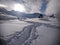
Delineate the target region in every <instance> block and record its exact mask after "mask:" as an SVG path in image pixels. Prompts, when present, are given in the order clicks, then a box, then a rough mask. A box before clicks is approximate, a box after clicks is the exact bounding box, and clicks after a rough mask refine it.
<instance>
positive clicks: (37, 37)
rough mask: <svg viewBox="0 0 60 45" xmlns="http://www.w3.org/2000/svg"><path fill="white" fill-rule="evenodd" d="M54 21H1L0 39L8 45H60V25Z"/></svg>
mask: <svg viewBox="0 0 60 45" xmlns="http://www.w3.org/2000/svg"><path fill="white" fill-rule="evenodd" d="M54 20H55V19H52V18H48V20H46V19H39V18H31V19H29V18H27V19H26V20H24V21H20V20H9V21H0V22H1V23H0V29H1V30H0V32H1V34H0V35H1V36H0V38H1V37H2V38H3V39H4V40H5V41H6V42H7V43H6V44H7V45H58V44H59V31H60V30H59V29H60V25H59V22H57V21H56V20H55V21H54Z"/></svg>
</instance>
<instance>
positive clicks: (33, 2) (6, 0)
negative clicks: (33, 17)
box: [0, 0, 60, 14]
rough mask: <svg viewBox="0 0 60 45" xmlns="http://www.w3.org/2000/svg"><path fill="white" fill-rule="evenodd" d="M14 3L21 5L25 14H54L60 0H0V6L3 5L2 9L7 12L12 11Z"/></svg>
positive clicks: (59, 4) (59, 5)
mask: <svg viewBox="0 0 60 45" xmlns="http://www.w3.org/2000/svg"><path fill="white" fill-rule="evenodd" d="M16 3H19V4H23V5H24V6H25V9H26V12H27V13H34V12H39V13H40V12H44V13H46V14H50V13H55V12H56V10H57V8H58V7H60V0H0V5H1V4H2V6H3V5H5V6H4V7H5V8H6V9H8V10H9V9H13V8H14V4H16ZM0 7H1V6H0Z"/></svg>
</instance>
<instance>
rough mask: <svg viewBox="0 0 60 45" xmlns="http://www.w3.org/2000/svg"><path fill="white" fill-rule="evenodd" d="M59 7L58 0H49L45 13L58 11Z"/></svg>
mask: <svg viewBox="0 0 60 45" xmlns="http://www.w3.org/2000/svg"><path fill="white" fill-rule="evenodd" d="M59 9H60V0H50V1H49V3H48V5H47V8H46V14H47V15H50V14H55V13H57V12H58V11H59Z"/></svg>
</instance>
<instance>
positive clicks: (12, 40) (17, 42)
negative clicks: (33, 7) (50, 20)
mask: <svg viewBox="0 0 60 45" xmlns="http://www.w3.org/2000/svg"><path fill="white" fill-rule="evenodd" d="M26 22H28V23H31V24H32V25H28V26H25V27H24V28H23V29H22V31H20V32H19V31H17V32H15V33H14V34H10V35H7V36H6V37H5V41H6V45H31V44H32V42H33V41H34V40H36V39H38V37H39V38H40V37H41V36H42V35H41V34H38V31H37V28H38V27H40V26H42V25H43V26H46V27H49V28H57V29H60V26H57V25H52V24H45V23H39V22H32V21H26ZM39 40H40V39H39ZM38 45H39V44H38Z"/></svg>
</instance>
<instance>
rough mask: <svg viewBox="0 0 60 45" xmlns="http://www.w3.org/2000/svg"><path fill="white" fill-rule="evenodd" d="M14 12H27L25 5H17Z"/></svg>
mask: <svg viewBox="0 0 60 45" xmlns="http://www.w3.org/2000/svg"><path fill="white" fill-rule="evenodd" d="M14 10H15V11H19V12H25V11H26V10H25V7H24V5H22V4H15V5H14Z"/></svg>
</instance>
